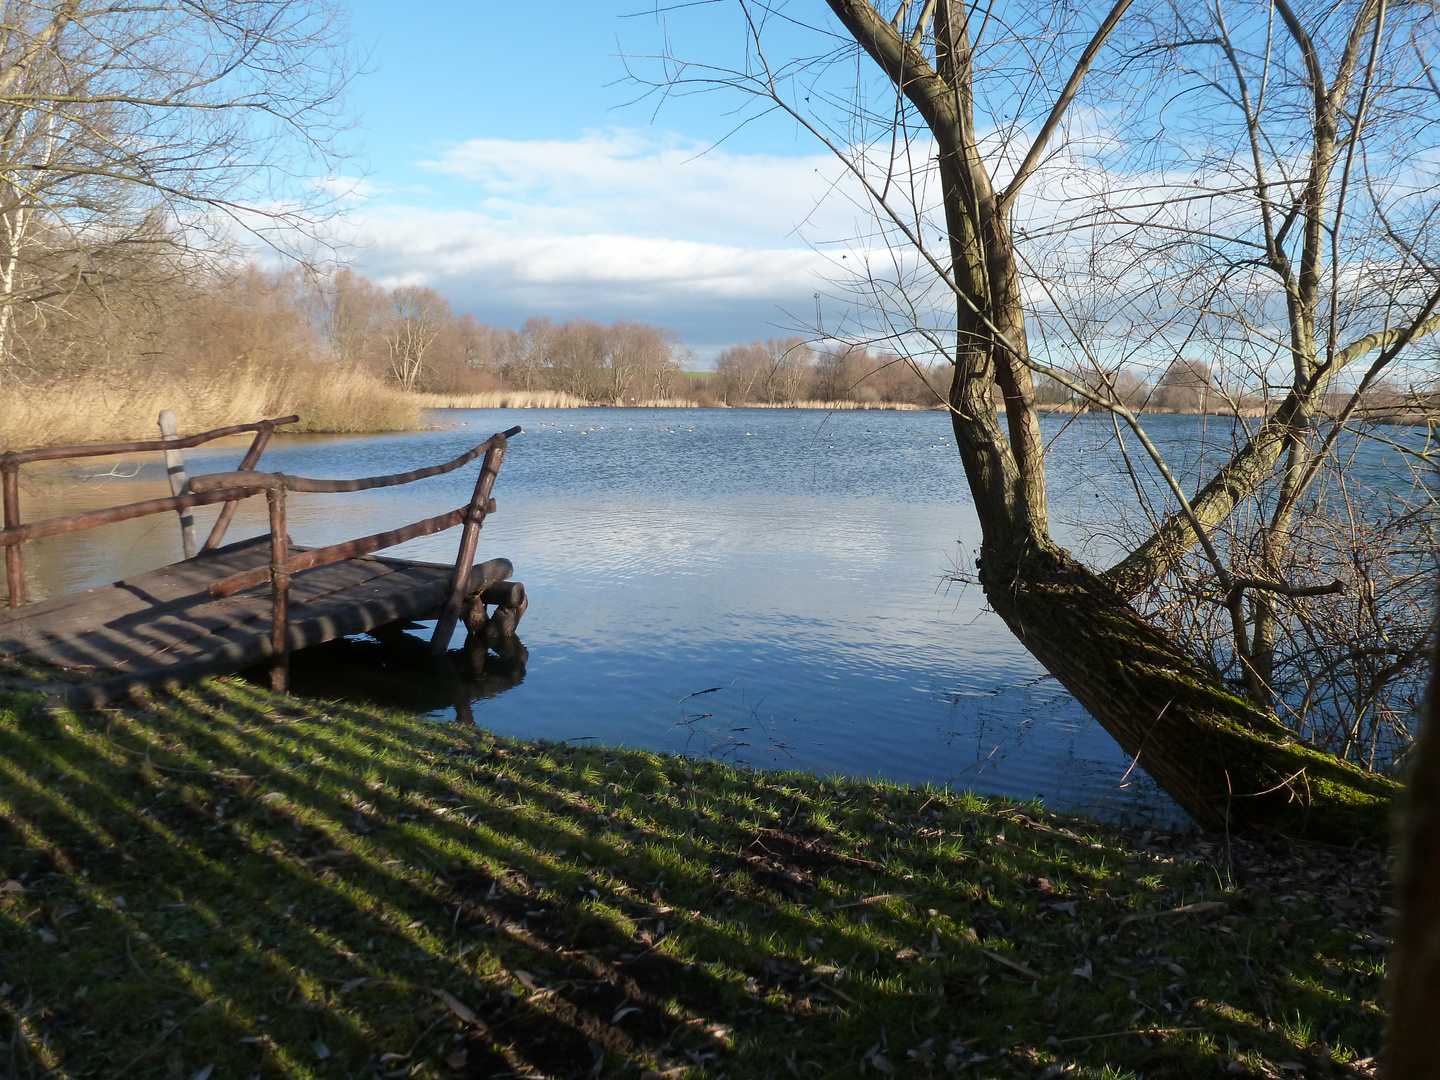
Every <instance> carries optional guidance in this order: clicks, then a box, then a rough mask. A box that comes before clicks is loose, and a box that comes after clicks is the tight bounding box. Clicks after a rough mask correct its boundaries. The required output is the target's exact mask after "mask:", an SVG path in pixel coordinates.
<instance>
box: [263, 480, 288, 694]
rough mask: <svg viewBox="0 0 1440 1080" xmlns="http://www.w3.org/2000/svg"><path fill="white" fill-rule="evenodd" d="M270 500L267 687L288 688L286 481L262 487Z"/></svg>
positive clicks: (276, 689) (281, 690)
mask: <svg viewBox="0 0 1440 1080" xmlns="http://www.w3.org/2000/svg"><path fill="white" fill-rule="evenodd" d="M265 498H266V501H267V502H269V504H270V689H271V690H274V691H275V692H276V693H282V694H283V693H285V692H286V691H287V690H289V689H290V632H289V631H290V618H289V608H288V601H289V598H290V538H289V536H288V535H286V532H285V485H284V483H277V484H275V485H273V486H272V487H269V488H267V489H266V490H265Z"/></svg>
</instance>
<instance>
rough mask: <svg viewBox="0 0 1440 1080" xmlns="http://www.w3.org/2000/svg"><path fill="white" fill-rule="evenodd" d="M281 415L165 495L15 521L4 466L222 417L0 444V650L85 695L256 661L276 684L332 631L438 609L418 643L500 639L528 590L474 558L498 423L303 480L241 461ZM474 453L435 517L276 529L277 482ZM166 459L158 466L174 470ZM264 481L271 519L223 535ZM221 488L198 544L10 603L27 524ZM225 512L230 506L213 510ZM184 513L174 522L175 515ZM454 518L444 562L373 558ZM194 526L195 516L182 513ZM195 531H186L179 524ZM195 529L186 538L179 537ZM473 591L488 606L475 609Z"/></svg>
mask: <svg viewBox="0 0 1440 1080" xmlns="http://www.w3.org/2000/svg"><path fill="white" fill-rule="evenodd" d="M290 421H293V418H291V417H285V418H282V419H281V420H276V421H263V422H262V423H261V424H258V425H247V426H246V428H244V429H242V430H255V431H256V433H257V434H256V440H255V444H254V445H252V447H251V453H250V454H247V455H246V459H245V461H244V462H242V464H241V469H240V471H237V472H233V473H219V474H213V475H209V476H202V477H197V478H196V479H195V481H194V482H193V483H188V484H187V483H186V482H185V481H184V478H183V473H182V474H181V479H180V482H179V483H176V484H174V485H173V487H174V490H175V491H176V494H175V495H173V496H172V497H171V498H169V499H152V500H148V501H146V502H143V503H130V504H128V505H126V506H121V507H114V508H110V509H107V510H98V511H90V512H88V513H85V514H76V515H72V516H71V517H68V518H56V519H51V520H49V521H42V522H34V523H30V524H22V523H21V522H20V520H19V504H18V497H16V494H15V493H16V492H17V485H16V483H15V480H14V477H15V474H16V472H17V471H18V468H19V466H20V465H22V464H24V463H25V462H26V461H33V460H39V459H43V458H51V459H54V458H60V457H70V456H77V457H78V456H98V454H97V451H98V452H99V453H130V452H135V451H140V450H150V449H159V450H166V451H169V453H170V454H171V455H174V454H175V443H176V442H182V443H184V444H185V445H199V444H200V443H201V442H204V441H208V438H218V437H219V434H233V433H234V430H235V429H229V428H227V429H221V430H220V433H219V434H216V433H214V432H207V433H204V435H200V436H192V437H191V438H190V439H187V440H175V439H167V440H164V441H162V442H160V443H138V444H131V443H126V444H110V445H106V446H97V447H61V448H48V449H45V450H41V451H23V452H20V453H10V454H5V455H0V478H3V480H4V482H5V485H4V486H5V529H4V530H3V531H0V543H3V544H4V545H5V548H6V555H7V559H6V564H7V580H8V582H9V588H10V605H11V606H10V608H9V609H8V610H5V611H0V656H6V657H9V658H12V659H14V660H17V661H20V662H22V663H30V664H37V665H42V666H43V667H45V668H49V669H58V670H59V671H62V672H66V673H70V675H71V677H72V678H73V677H76V676H79V677H80V678H81V679H82V680H83V681H79V682H76V683H75V684H74V685H71V686H69V687H68V688H67V689H66V690H65V691H64V692H63V694H61V695H59V697H60V699H61V700H62V701H63V703H64V704H67V705H70V706H91V707H93V706H97V705H100V704H103V703H104V702H106V701H110V700H113V699H115V698H116V697H119V696H121V695H124V694H127V693H130V692H133V691H135V690H138V689H141V688H145V687H153V686H161V685H176V684H181V683H184V682H188V681H192V680H194V679H197V678H201V677H203V676H205V675H213V674H217V673H222V672H230V671H237V670H240V669H242V668H247V667H251V666H254V665H256V664H259V663H268V664H269V666H270V671H271V684H272V686H273V687H274V688H275V689H277V690H284V689H286V688H287V686H288V665H289V654H290V653H291V652H292V651H294V650H297V649H304V648H307V647H309V646H312V645H317V644H320V643H322V642H326V641H332V640H335V639H336V638H340V637H346V636H349V635H351V634H359V633H364V632H367V631H375V630H379V629H382V628H384V627H386V626H389V625H392V624H396V623H406V622H410V621H412V620H417V619H436V620H437V623H436V628H435V633H434V636H433V637H432V640H431V648H432V651H434V652H436V653H440V652H443V651H444V650H445V648H446V647H447V646H448V644H449V641H450V638H451V637H452V635H453V633H454V631H455V628H456V625H457V622H458V621H459V620H461V619H464V621H465V623H466V626H467V628H468V629H469V631H470V632H471V634H472V635H477V636H478V637H479V638H480V639H481V640H482V641H485V640H488V641H489V642H491V643H494V644H499V643H501V642H503V641H504V640H505V639H507V638H509V637H510V636H511V635H513V634H514V632H515V627H516V625H517V623H518V622H519V619H520V616H521V615H522V614H523V613H524V610H525V607H526V605H527V600H526V597H525V591H524V586H523V585H521V584H520V583H519V582H515V581H510V580H509V578H510V577H511V575H512V574H513V572H514V568H513V566H512V565H511V564H510V562H509V561H508V560H505V559H491V560H488V561H486V562H483V563H480V564H479V565H474V558H475V550H476V546H477V541H478V534H479V531H480V527H481V525H482V524H483V522H484V519H485V517H486V516H487V515H488V514H489V513H492V512H494V510H495V503H494V500H493V499H492V498H491V497H490V493H491V489H492V487H493V485H494V482H495V478H496V476H497V474H498V473H499V469H500V462H501V460H502V459H503V456H504V453H505V448H506V445H507V438H508V437H509V436H512V435H514V434H517V433H518V432H519V428H512V429H511V430H510V431H508V432H504V433H501V434H497V435H494V436H492V437H491V438H490V439H487V440H486V441H485V442H484V443H481V444H480V445H479V446H477V447H474V448H473V449H471V450H469V451H467V452H466V453H465V454H462V455H461V456H460V457H458V458H456V459H454V460H452V461H449V462H445V463H443V464H441V465H436V466H430V467H427V468H423V469H417V470H414V471H413V472H409V473H401V474H396V475H393V476H382V477H366V478H362V479H358V480H315V479H310V478H306V477H296V476H287V475H285V474H283V473H259V472H256V471H254V465H255V463H256V461H258V459H259V456H260V452H261V451H263V449H264V445H265V442H266V441H268V439H269V435H270V432H271V431H272V430H273V428H274V426H275V425H276V424H279V423H285V422H290ZM482 455H483V463H482V466H481V470H480V476H479V478H478V479H477V481H476V485H475V491H474V494H473V495H472V497H471V500H470V502H469V503H468V504H467V505H466V506H463V507H460V508H458V509H456V510H453V511H451V512H449V513H447V514H442V515H439V516H438V517H434V518H428V519H426V520H424V521H419V522H415V523H413V524H410V525H406V526H402V527H400V528H397V529H392V530H390V531H387V532H384V533H377V534H374V535H372V536H366V537H360V538H358V539H355V540H351V541H347V542H345V543H342V544H334V545H331V546H329V547H325V548H306V547H299V546H292V545H291V544H290V540H289V536H288V534H287V532H286V528H285V493H286V492H287V491H328V492H343V491H360V490H368V489H370V488H375V487H389V486H393V485H395V484H401V483H409V482H411V481H414V480H419V479H423V478H425V477H427V476H435V475H439V474H441V473H446V472H451V471H453V470H455V469H457V468H460V467H462V466H463V465H465V464H467V463H468V462H470V461H473V460H474V459H475V458H477V457H481V456H482ZM173 475H174V467H173V466H172V479H173ZM262 493H263V494H265V495H266V497H267V500H268V502H269V508H270V526H271V528H270V533H269V535H266V536H260V537H256V538H254V539H251V540H245V541H241V542H239V543H234V544H228V545H223V546H222V545H221V543H220V541H221V540H222V539H223V536H224V532H225V528H226V527H227V526H228V524H229V520H230V517H231V516H232V515H233V508H234V506H235V504H236V503H238V501H239V500H240V499H243V498H247V497H250V496H255V495H259V494H262ZM215 502H222V503H224V504H225V509H224V510H222V513H221V516H220V521H218V522H217V524H216V527H215V529H214V531H212V533H211V536H210V539H209V540H208V541H207V542H206V544H205V546H204V548H203V549H202V550H200V551H199V552H198V553H197V554H196V555H195V556H194V557H193V558H188V559H185V560H183V561H181V562H178V563H174V564H172V565H170V566H165V567H161V568H160V569H158V570H153V571H150V572H149V573H146V574H140V575H138V576H136V577H133V578H129V579H126V580H124V581H117V582H114V583H113V584H110V585H104V586H101V587H99V588H94V589H88V590H86V591H84V592H80V593H74V594H70V595H66V596H59V597H54V598H51V599H49V600H46V601H43V602H41V603H37V604H25V603H24V577H23V561H22V560H21V558H20V557H19V553H20V551H21V547H20V545H21V544H22V543H23V542H24V541H25V540H27V539H34V538H36V537H38V536H50V535H56V534H58V533H63V532H71V531H76V530H78V529H82V528H91V527H94V526H96V525H99V524H105V523H108V522H112V521H120V520H125V519H127V518H130V517H138V516H142V515H144V514H152V513H164V512H184V511H188V509H189V507H191V506H194V505H200V504H204V503H215ZM227 511H228V512H227ZM182 524H186V523H185V522H184V519H183V518H182ZM456 525H463V526H464V529H463V532H462V535H461V540H460V550H459V552H458V555H457V558H456V561H455V563H454V564H453V565H450V564H438V563H426V562H416V561H414V560H408V559H394V558H385V557H381V556H377V555H375V554H373V553H374V552H375V551H378V550H380V549H383V548H386V547H391V546H394V545H395V544H399V543H403V542H405V541H406V540H411V539H414V538H416V537H418V536H425V535H429V534H432V533H436V532H440V531H442V530H443V529H447V528H452V527H454V526H456ZM192 528H193V526H192ZM192 535H193V533H192ZM189 543H192V544H193V540H191V541H189ZM487 606H489V607H493V609H494V610H493V613H490V614H487V612H486V608H487Z"/></svg>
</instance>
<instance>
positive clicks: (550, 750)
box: [0, 671, 1387, 1078]
mask: <svg viewBox="0 0 1440 1080" xmlns="http://www.w3.org/2000/svg"><path fill="white" fill-rule="evenodd" d="M26 674H27V673H24V672H15V671H12V672H11V675H10V679H9V685H10V686H11V687H12V689H11V690H10V691H8V692H4V693H3V696H0V820H3V834H0V911H3V920H0V955H3V972H0V983H3V985H0V1008H3V1011H4V1014H5V1018H4V1020H3V1021H0V1024H3V1025H4V1030H0V1040H3V1041H4V1042H5V1043H6V1044H8V1047H7V1049H8V1056H9V1058H10V1061H11V1069H12V1072H13V1074H14V1075H16V1076H20V1077H27V1076H28V1077H36V1078H38V1077H40V1076H48V1075H74V1076H78V1075H82V1074H84V1075H106V1076H119V1075H121V1074H124V1075H126V1076H130V1077H161V1076H164V1077H182V1078H184V1077H199V1076H202V1075H203V1076H205V1077H212V1076H213V1077H215V1078H220V1077H230V1076H236V1077H248V1076H254V1075H259V1076H294V1077H341V1076H361V1075H363V1076H372V1075H374V1076H388V1077H400V1076H407V1077H435V1078H444V1077H461V1076H470V1077H482V1076H483V1077H492V1076H554V1077H579V1076H601V1077H604V1076H632V1077H634V1076H641V1077H649V1078H655V1077H675V1078H679V1077H687V1078H698V1077H702V1076H703V1077H719V1076H727V1077H734V1078H752V1077H756V1078H758V1077H776V1078H779V1077H786V1076H801V1077H811V1076H813V1077H828V1076H835V1077H841V1076H857V1075H858V1076H864V1075H892V1074H898V1075H906V1076H949V1075H959V1076H980V1077H1012V1076H1032V1077H1054V1076H1059V1075H1065V1076H1076V1077H1097V1078H1098V1077H1110V1078H1114V1077H1140V1076H1155V1077H1161V1076H1163V1077H1190V1076H1195V1077H1202V1076H1203V1077H1213V1076H1215V1075H1217V1074H1221V1075H1223V1074H1227V1073H1228V1074H1231V1075H1250V1076H1269V1077H1274V1076H1282V1075H1283V1076H1351V1075H1371V1074H1372V1073H1373V1067H1374V1066H1373V1056H1374V1053H1375V1051H1376V1048H1377V1046H1378V1043H1379V1038H1380V1030H1381V1026H1382V1012H1381V1007H1380V1005H1379V998H1378V994H1379V988H1380V984H1381V979H1382V975H1383V967H1384V959H1383V949H1384V946H1385V942H1384V940H1383V937H1382V934H1381V928H1382V926H1383V924H1384V922H1385V914H1384V911H1383V909H1382V908H1381V906H1380V905H1381V900H1382V896H1383V892H1384V890H1385V888H1386V887H1387V886H1386V884H1385V882H1386V880H1387V874H1386V864H1385V858H1384V857H1383V856H1377V855H1372V854H1359V853H1350V852H1339V851H1334V850H1320V849H1316V848H1311V847H1307V846H1305V845H1300V844H1295V843H1293V842H1286V843H1283V844H1275V845H1267V844H1256V843H1250V842H1242V841H1235V842H1232V843H1230V844H1229V845H1226V844H1224V843H1223V842H1220V841H1217V840H1216V839H1215V838H1206V837H1198V836H1187V835H1164V834H1157V833H1154V832H1152V831H1149V830H1141V829H1134V828H1132V829H1122V828H1115V827H1111V826H1106V825H1101V824H1098V823H1096V822H1093V821H1089V820H1086V819H1083V818H1077V817H1073V816H1066V815H1059V814H1054V813H1050V812H1047V811H1045V810H1043V809H1041V808H1039V807H1037V806H1034V805H1029V804H1023V805H1017V804H1016V803H1015V802H1013V801H1012V800H1003V799H986V798H981V797H978V796H975V795H973V794H969V793H965V792H951V791H946V790H931V789H922V788H913V787H905V786H900V785H893V784H886V783H870V782H859V781H849V780H841V779H837V778H827V779H820V778H817V777H814V776H810V775H807V774H797V773H782V772H765V771H756V770H749V769H739V768H733V767H731V766H728V765H726V764H723V763H720V762H716V761H711V760H693V759H687V758H681V757H675V756H667V755H663V754H656V753H650V752H646V751H639V750H628V749H618V748H612V747H602V746H579V747H577V746H569V745H564V744H552V743H544V742H523V741H517V740H510V739H504V738H499V737H496V736H494V735H491V734H489V733H487V732H485V731H482V730H477V729H475V728H470V727H465V726H462V725H459V724H442V723H437V722H434V721H430V720H426V719H423V718H417V717H413V716H408V715H405V714H400V713H395V712H389V711H384V710H379V709H370V708H363V707H357V706H353V705H340V704H324V703H319V702H312V701H307V700H303V699H299V698H286V697H279V696H274V695H271V694H269V693H268V692H266V691H262V690H260V689H258V688H256V687H254V686H251V685H249V684H247V683H245V682H243V681H240V680H238V679H237V680H220V681H213V682H209V683H206V684H204V685H202V686H201V687H198V688H194V689H190V690H186V691H181V692H176V693H173V694H157V695H155V696H153V697H151V698H148V699H145V700H144V701H141V702H137V703H133V704H130V705H127V706H126V707H123V708H118V709H112V710H107V711H105V712H102V713H96V714H86V715H79V716H68V715H67V716H62V717H60V718H41V717H38V716H34V715H31V714H30V713H29V711H28V710H29V709H30V708H31V707H32V706H33V704H34V703H35V702H37V701H38V700H39V696H38V694H35V693H26V692H21V691H16V690H15V689H13V688H14V687H16V686H22V685H26V681H25V679H24V676H25V675H26ZM28 674H30V675H32V676H33V675H34V674H35V673H33V672H32V673H28ZM32 685H33V684H32Z"/></svg>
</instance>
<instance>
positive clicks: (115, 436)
mask: <svg viewBox="0 0 1440 1080" xmlns="http://www.w3.org/2000/svg"><path fill="white" fill-rule="evenodd" d="M3 393H4V399H5V407H4V408H3V409H0V449H21V448H24V447H31V446H54V445H65V444H75V443H87V442H103V441H110V440H120V439H151V438H156V437H157V435H156V428H155V418H156V416H157V415H158V414H159V412H160V410H161V409H174V410H175V411H176V413H178V414H179V417H180V426H181V432H182V433H184V434H190V433H193V432H197V431H205V430H207V429H210V428H216V427H224V426H226V425H228V424H245V423H251V422H253V421H255V420H261V419H264V418H266V417H271V416H285V415H289V414H291V413H298V414H299V416H300V423H299V424H297V425H295V426H294V427H291V428H287V429H286V430H288V431H312V432H361V431H403V430H407V429H413V428H416V427H419V426H420V408H421V406H420V404H419V403H418V402H417V401H416V400H415V398H414V395H410V394H404V393H401V392H400V391H399V390H396V389H394V388H393V387H391V386H389V385H387V384H385V383H384V382H382V381H380V380H379V379H377V378H375V377H374V376H371V375H367V374H365V373H363V372H356V371H345V370H343V369H339V368H336V367H333V366H331V365H328V364H320V363H300V364H294V365H289V366H286V367H283V368H271V369H262V368H259V367H257V366H249V367H245V368H241V369H239V370H238V371H230V372H226V371H216V370H206V371H197V372H192V373H189V374H185V375H180V376H174V375H165V376H162V377H154V378H146V377H142V376H141V375H139V374H137V373H135V372H134V371H131V372H127V373H125V374H124V375H123V376H121V375H112V376H105V375H98V376H97V375H93V374H92V375H87V376H84V377H76V376H69V377H65V378H56V379H48V380H45V381H36V382H33V383H26V382H20V381H11V382H9V383H7V384H6V386H5V388H4V391H3Z"/></svg>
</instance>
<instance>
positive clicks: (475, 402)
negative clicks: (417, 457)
mask: <svg viewBox="0 0 1440 1080" xmlns="http://www.w3.org/2000/svg"><path fill="white" fill-rule="evenodd" d="M409 399H410V400H412V401H414V402H416V403H417V405H418V406H419V407H420V408H422V409H582V408H584V407H585V406H587V405H593V404H594V402H591V401H586V400H585V399H584V398H582V397H577V396H576V395H575V394H567V393H566V392H565V391H563V390H482V391H480V392H479V393H476V394H412V395H409Z"/></svg>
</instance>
